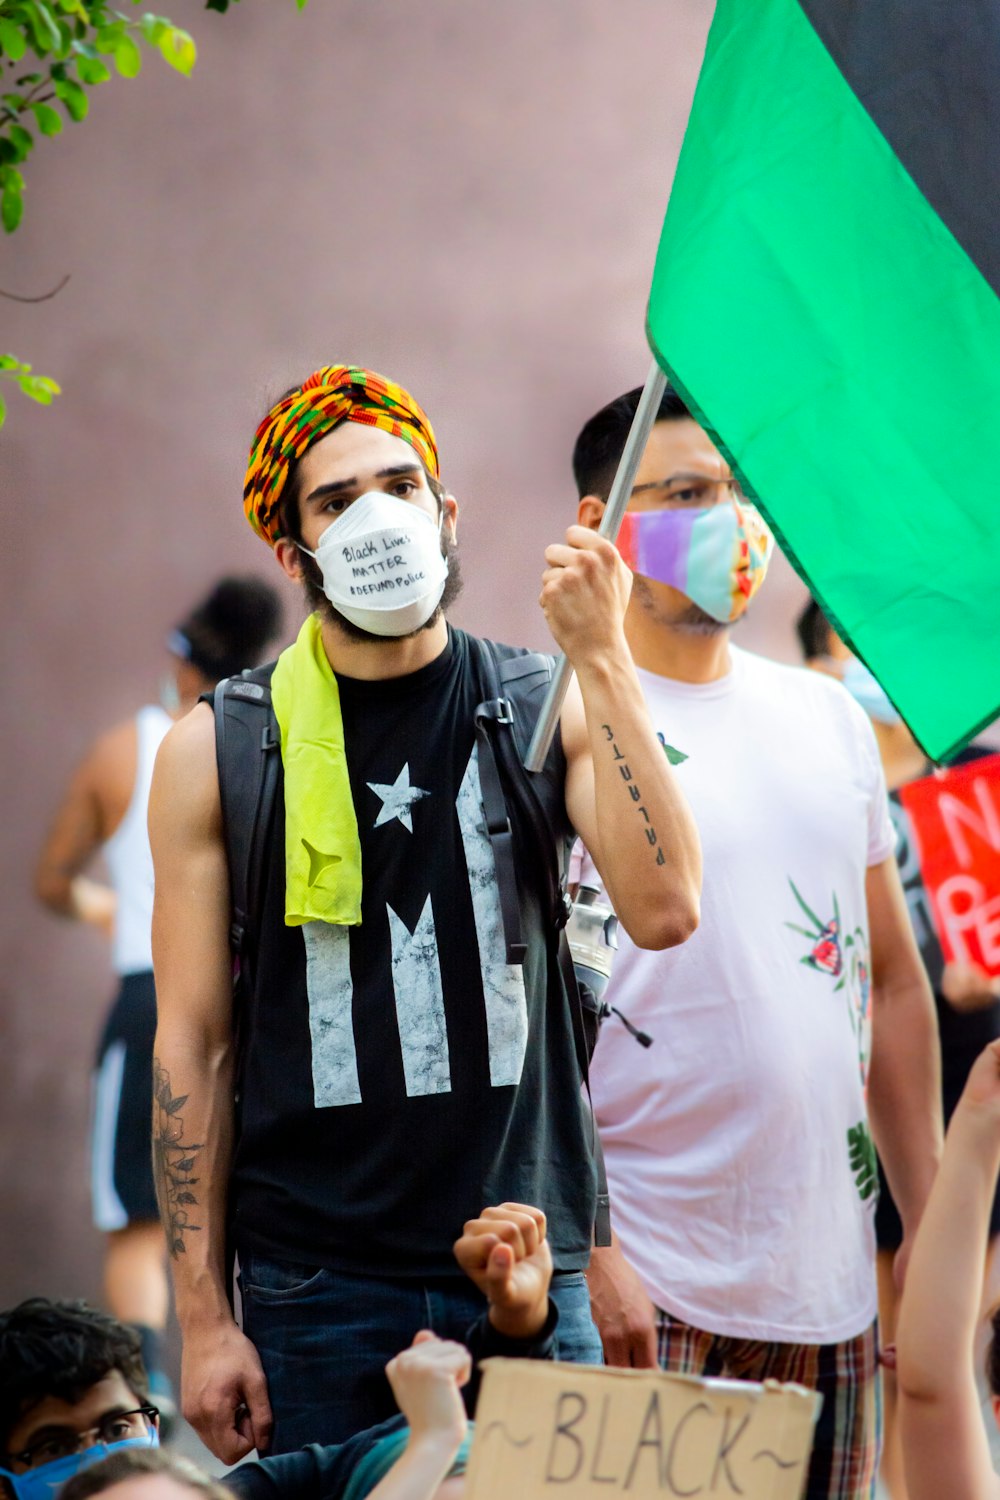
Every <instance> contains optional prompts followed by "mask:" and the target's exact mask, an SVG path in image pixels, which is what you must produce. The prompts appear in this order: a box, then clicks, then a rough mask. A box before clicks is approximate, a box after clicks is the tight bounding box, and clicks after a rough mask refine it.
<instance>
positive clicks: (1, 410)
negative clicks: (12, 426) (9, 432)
mask: <svg viewBox="0 0 1000 1500" xmlns="http://www.w3.org/2000/svg"><path fill="white" fill-rule="evenodd" d="M6 419H7V403H6V402H5V401H4V399H3V397H2V396H0V427H2V426H3V424H4V422H5V421H6Z"/></svg>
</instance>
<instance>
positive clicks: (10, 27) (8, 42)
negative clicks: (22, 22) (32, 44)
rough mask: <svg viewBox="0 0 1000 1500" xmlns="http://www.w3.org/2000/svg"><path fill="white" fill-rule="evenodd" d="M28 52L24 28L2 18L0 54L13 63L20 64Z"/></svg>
mask: <svg viewBox="0 0 1000 1500" xmlns="http://www.w3.org/2000/svg"><path fill="white" fill-rule="evenodd" d="M27 50H28V43H27V39H26V38H25V35H24V30H23V28H22V27H21V26H18V25H16V24H15V22H13V21H9V20H7V19H6V17H3V16H0V52H3V53H4V55H5V56H6V57H9V58H10V60H11V62H20V61H21V58H22V57H23V56H24V54H25V53H26V52H27Z"/></svg>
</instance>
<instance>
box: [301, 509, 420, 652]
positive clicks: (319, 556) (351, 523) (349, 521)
mask: <svg viewBox="0 0 1000 1500" xmlns="http://www.w3.org/2000/svg"><path fill="white" fill-rule="evenodd" d="M443 521H444V510H443V509H442V511H441V521H439V522H438V524H437V526H435V525H434V522H433V521H432V520H431V518H430V516H429V515H427V513H426V511H422V510H420V509H419V507H418V506H416V505H413V504H412V503H411V502H410V501H409V500H401V499H400V498H399V496H398V495H387V494H385V493H384V492H383V491H382V490H370V491H369V492H368V493H367V494H364V495H360V496H359V497H358V499H357V500H355V501H354V502H353V504H351V505H349V506H348V508H347V510H346V511H345V512H344V514H343V515H342V516H338V517H337V519H336V520H335V521H334V522H333V523H332V524H331V525H329V526H328V527H327V528H326V530H325V531H324V532H323V535H322V536H321V537H320V539H319V542H318V544H317V546H316V551H315V552H310V551H309V548H308V547H302V546H301V543H300V544H299V545H300V547H301V550H302V551H303V552H305V553H307V554H308V556H309V557H314V558H315V559H316V561H317V562H318V563H319V566H320V571H321V572H322V574H323V592H324V594H325V595H326V597H327V598H328V599H329V601H330V603H331V604H332V605H333V607H334V609H336V610H338V611H339V613H340V614H342V615H344V616H345V617H346V618H347V619H348V620H350V621H351V624H352V625H357V626H358V628H359V629H360V630H367V631H369V632H370V633H371V634H372V635H384V636H402V635H410V634H411V633H412V632H413V631H414V630H419V629H420V627H421V625H426V623H427V621H428V620H429V619H430V617H431V615H432V614H433V613H434V611H435V610H436V609H437V607H438V604H439V603H440V600H441V595H442V594H443V593H444V586H445V583H446V581H447V578H448V564H447V562H446V560H445V558H444V557H443V556H442V554H441V524H442V522H443Z"/></svg>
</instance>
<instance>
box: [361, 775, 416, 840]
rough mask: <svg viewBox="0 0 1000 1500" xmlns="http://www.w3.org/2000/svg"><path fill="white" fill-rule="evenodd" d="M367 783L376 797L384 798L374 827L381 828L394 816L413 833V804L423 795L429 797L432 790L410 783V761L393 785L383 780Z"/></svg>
mask: <svg viewBox="0 0 1000 1500" xmlns="http://www.w3.org/2000/svg"><path fill="white" fill-rule="evenodd" d="M367 785H368V786H369V787H370V788H371V790H372V791H373V792H374V793H375V795H376V797H381V798H382V811H381V812H380V813H379V815H378V817H377V818H376V819H375V823H374V827H376V828H381V826H382V824H383V823H391V822H392V820H393V818H398V819H399V821H400V822H401V823H402V825H403V827H404V828H405V829H407V831H408V832H409V833H412V832H413V820H412V818H411V817H410V813H411V811H412V809H413V804H414V803H415V802H419V801H420V799H421V797H429V796H430V792H425V791H422V790H421V788H420V787H418V786H411V785H410V765H409V762H407V763H406V765H405V766H404V767H403V769H402V770H401V771H400V773H399V775H398V776H397V777H396V779H395V781H394V782H393V784H392V786H386V785H385V783H384V782H382V781H369V782H368V783H367Z"/></svg>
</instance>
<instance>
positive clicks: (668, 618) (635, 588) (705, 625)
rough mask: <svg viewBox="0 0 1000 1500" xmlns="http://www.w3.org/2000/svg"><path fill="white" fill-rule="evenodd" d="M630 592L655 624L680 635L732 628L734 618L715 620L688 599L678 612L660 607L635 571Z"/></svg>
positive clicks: (716, 633)
mask: <svg viewBox="0 0 1000 1500" xmlns="http://www.w3.org/2000/svg"><path fill="white" fill-rule="evenodd" d="M632 593H633V596H634V597H635V598H637V599H638V601H639V604H640V606H641V608H642V609H643V610H644V611H645V613H646V614H648V615H651V616H652V618H653V619H654V620H655V621H656V623H657V625H666V626H667V627H668V628H669V629H670V630H676V631H679V632H680V633H681V634H682V635H718V634H719V632H720V631H721V630H732V628H733V626H734V625H735V624H736V621H735V620H717V619H716V618H715V616H714V615H710V614H709V613H708V611H707V610H705V609H702V607H701V605H700V604H695V603H694V601H693V600H691V599H689V600H688V601H687V603H686V605H685V607H684V608H683V609H682V610H681V611H680V613H679V614H675V613H674V612H672V611H667V610H665V609H662V608H661V607H660V605H659V604H658V603H657V601H656V599H655V598H654V596H653V591H652V589H651V588H650V587H649V584H648V583H647V582H646V580H645V578H643V577H642V575H641V574H639V573H636V574H635V576H634V577H633V580H632Z"/></svg>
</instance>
